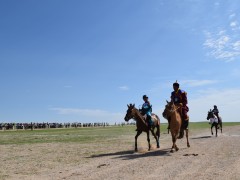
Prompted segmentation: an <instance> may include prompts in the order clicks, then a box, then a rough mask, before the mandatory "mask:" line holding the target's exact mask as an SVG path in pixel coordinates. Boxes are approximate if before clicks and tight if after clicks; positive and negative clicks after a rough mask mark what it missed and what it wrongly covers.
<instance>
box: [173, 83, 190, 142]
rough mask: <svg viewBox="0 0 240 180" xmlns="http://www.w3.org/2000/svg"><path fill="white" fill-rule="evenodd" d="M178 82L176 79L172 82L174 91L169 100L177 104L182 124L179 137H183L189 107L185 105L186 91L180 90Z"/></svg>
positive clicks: (186, 126) (186, 127)
mask: <svg viewBox="0 0 240 180" xmlns="http://www.w3.org/2000/svg"><path fill="white" fill-rule="evenodd" d="M179 86H180V85H179V84H178V83H177V81H176V82H175V83H173V89H174V91H173V92H172V93H171V101H172V102H174V104H176V105H179V106H180V107H181V108H180V111H179V113H180V114H181V117H182V118H181V119H182V126H181V129H180V134H179V137H178V138H179V139H181V138H183V135H184V129H188V122H189V116H188V115H187V112H188V111H189V108H188V106H187V103H188V100H187V92H185V91H184V90H181V89H180V88H179Z"/></svg>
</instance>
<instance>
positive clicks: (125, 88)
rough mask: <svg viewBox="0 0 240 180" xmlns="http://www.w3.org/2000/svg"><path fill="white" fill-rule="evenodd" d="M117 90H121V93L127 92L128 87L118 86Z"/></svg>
mask: <svg viewBox="0 0 240 180" xmlns="http://www.w3.org/2000/svg"><path fill="white" fill-rule="evenodd" d="M119 89H121V90H123V91H127V90H129V87H128V86H120V87H119Z"/></svg>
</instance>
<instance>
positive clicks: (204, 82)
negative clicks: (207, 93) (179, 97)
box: [179, 80, 218, 87]
mask: <svg viewBox="0 0 240 180" xmlns="http://www.w3.org/2000/svg"><path fill="white" fill-rule="evenodd" d="M217 82H218V81H216V80H182V81H181V85H184V86H189V87H197V86H206V85H209V84H215V83H217ZM179 83H180V82H179Z"/></svg>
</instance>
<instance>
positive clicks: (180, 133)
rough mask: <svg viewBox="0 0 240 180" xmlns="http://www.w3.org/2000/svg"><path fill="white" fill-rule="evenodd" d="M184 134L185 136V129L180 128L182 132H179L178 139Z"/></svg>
mask: <svg viewBox="0 0 240 180" xmlns="http://www.w3.org/2000/svg"><path fill="white" fill-rule="evenodd" d="M183 136H184V130H183V129H182V128H181V129H180V132H179V136H178V139H182V138H183Z"/></svg>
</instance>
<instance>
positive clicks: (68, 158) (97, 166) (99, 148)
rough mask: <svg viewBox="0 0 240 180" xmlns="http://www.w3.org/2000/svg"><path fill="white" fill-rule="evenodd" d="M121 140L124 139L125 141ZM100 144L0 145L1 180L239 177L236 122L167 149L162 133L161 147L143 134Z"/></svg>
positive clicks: (167, 137)
mask: <svg viewBox="0 0 240 180" xmlns="http://www.w3.org/2000/svg"><path fill="white" fill-rule="evenodd" d="M124 141H128V143H125V142H124ZM124 141H123V140H121V138H119V139H116V140H115V141H113V142H115V143H111V145H108V146H106V145H105V144H92V145H89V144H77V143H72V144H67V147H66V144H64V143H63V144H61V143H55V144H34V145H1V146H0V152H1V157H0V179H39V180H40V179H41V180H44V179H47V180H50V179H53V180H55V179H67V180H68V179H71V180H72V179H99V180H100V179H101V180H102V179H109V180H113V179H114V180H117V179H128V180H129V179H144V180H145V179H154V180H155V179H166V180H169V179H182V180H187V179H189V180H190V179H191V180H192V179H198V180H199V179H200V180H201V179H209V180H210V179H211V180H212V179H218V180H223V179H224V180H228V179H231V180H235V179H236V180H239V179H240V126H232V127H225V128H224V129H223V133H222V134H219V136H218V137H215V136H212V135H211V134H210V131H209V130H204V131H202V132H200V131H198V132H191V133H190V145H191V147H190V148H187V144H186V139H181V140H178V141H177V145H178V147H179V148H180V150H179V151H178V152H174V153H170V147H171V146H172V143H171V136H170V135H168V134H161V138H160V146H161V147H160V149H156V147H155V144H156V143H155V142H154V140H153V139H151V143H152V150H151V151H147V142H146V135H145V134H142V135H141V136H140V137H139V152H138V153H135V152H134V151H133V150H134V146H133V145H134V136H131V137H127V138H124Z"/></svg>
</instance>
